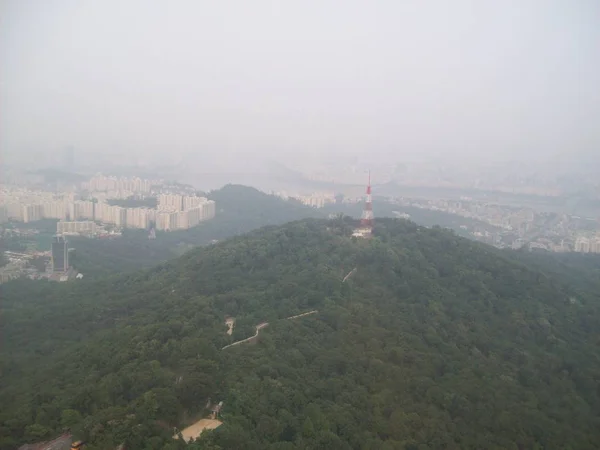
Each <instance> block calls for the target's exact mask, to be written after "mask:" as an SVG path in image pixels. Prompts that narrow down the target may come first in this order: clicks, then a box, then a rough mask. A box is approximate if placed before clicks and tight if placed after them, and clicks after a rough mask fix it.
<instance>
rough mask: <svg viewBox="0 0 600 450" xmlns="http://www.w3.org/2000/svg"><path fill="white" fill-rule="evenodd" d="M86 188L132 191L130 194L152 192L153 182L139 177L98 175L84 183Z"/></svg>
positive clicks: (103, 190) (101, 190) (104, 190)
mask: <svg viewBox="0 0 600 450" xmlns="http://www.w3.org/2000/svg"><path fill="white" fill-rule="evenodd" d="M84 187H85V188H87V189H88V190H90V191H100V192H106V191H130V192H135V193H137V192H146V193H147V192H150V190H151V187H152V182H151V181H150V180H145V179H142V178H138V177H133V178H126V177H121V178H117V177H106V176H104V175H101V174H98V175H96V176H94V177H92V178H90V181H88V182H87V183H84Z"/></svg>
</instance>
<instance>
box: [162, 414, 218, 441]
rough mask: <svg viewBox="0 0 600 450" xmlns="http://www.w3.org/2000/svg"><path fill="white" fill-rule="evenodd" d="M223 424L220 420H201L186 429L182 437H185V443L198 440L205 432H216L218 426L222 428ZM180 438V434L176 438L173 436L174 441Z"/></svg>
mask: <svg viewBox="0 0 600 450" xmlns="http://www.w3.org/2000/svg"><path fill="white" fill-rule="evenodd" d="M222 424H223V422H221V421H220V420H216V419H201V420H199V421H198V422H196V423H194V424H192V425H190V426H189V427H187V428H185V429H184V430H183V431H182V432H181V435H182V436H183V440H184V441H185V442H189V441H190V439H192V438H194V439H197V438H198V437H199V436H200V435H201V434H202V432H203V431H204V430H214V429H215V428H217V427H218V426H220V425H222ZM178 437H179V433H177V434H176V435H175V436H173V439H177V438H178Z"/></svg>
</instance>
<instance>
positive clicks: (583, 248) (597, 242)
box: [574, 236, 600, 253]
mask: <svg viewBox="0 0 600 450" xmlns="http://www.w3.org/2000/svg"><path fill="white" fill-rule="evenodd" d="M574 250H575V251H576V252H579V253H600V236H594V237H579V238H577V239H576V240H575V249H574Z"/></svg>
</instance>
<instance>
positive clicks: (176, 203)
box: [158, 194, 184, 211]
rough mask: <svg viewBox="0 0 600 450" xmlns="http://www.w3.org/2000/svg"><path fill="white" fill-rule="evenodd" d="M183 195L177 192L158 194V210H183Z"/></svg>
mask: <svg viewBox="0 0 600 450" xmlns="http://www.w3.org/2000/svg"><path fill="white" fill-rule="evenodd" d="M183 205H184V200H183V195H177V194H160V195H159V196H158V210H159V211H183V210H184V207H183Z"/></svg>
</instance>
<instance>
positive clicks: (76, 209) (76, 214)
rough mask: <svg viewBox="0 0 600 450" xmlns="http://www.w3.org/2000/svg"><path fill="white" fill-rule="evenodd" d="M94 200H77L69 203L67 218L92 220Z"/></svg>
mask: <svg viewBox="0 0 600 450" xmlns="http://www.w3.org/2000/svg"><path fill="white" fill-rule="evenodd" d="M94 209H95V205H94V202H90V201H83V200H77V201H75V202H73V203H71V204H69V218H70V219H71V220H79V219H91V220H94Z"/></svg>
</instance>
